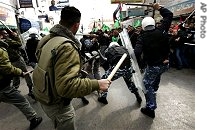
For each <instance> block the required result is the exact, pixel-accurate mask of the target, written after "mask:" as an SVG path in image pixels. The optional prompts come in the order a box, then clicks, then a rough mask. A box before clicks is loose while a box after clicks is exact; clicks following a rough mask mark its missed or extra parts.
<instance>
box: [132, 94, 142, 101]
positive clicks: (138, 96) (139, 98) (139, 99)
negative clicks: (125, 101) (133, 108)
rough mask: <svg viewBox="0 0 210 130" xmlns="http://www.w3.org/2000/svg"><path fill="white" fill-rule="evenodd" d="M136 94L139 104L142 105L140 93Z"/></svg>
mask: <svg viewBox="0 0 210 130" xmlns="http://www.w3.org/2000/svg"><path fill="white" fill-rule="evenodd" d="M134 94H135V96H136V99H137V102H138V103H139V104H141V102H142V99H141V96H140V95H139V93H138V92H135V93H134Z"/></svg>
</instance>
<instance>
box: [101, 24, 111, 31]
mask: <svg viewBox="0 0 210 130" xmlns="http://www.w3.org/2000/svg"><path fill="white" fill-rule="evenodd" d="M101 30H102V31H103V32H104V31H110V30H111V29H110V28H109V26H107V25H106V24H103V25H102V29H101Z"/></svg>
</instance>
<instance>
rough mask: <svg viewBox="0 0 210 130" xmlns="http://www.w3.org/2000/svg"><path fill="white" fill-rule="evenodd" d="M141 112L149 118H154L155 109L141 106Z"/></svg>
mask: <svg viewBox="0 0 210 130" xmlns="http://www.w3.org/2000/svg"><path fill="white" fill-rule="evenodd" d="M141 112H142V113H143V114H145V115H147V116H149V117H151V118H155V110H150V109H149V108H146V107H143V108H141Z"/></svg>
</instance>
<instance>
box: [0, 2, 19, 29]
mask: <svg viewBox="0 0 210 130" xmlns="http://www.w3.org/2000/svg"><path fill="white" fill-rule="evenodd" d="M15 10H16V2H15V0H0V20H1V22H0V29H6V27H5V25H6V26H7V27H9V28H10V29H17V22H16V17H15Z"/></svg>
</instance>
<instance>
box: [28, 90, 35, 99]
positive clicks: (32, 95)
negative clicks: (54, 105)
mask: <svg viewBox="0 0 210 130" xmlns="http://www.w3.org/2000/svg"><path fill="white" fill-rule="evenodd" d="M28 96H29V97H31V98H32V99H34V100H36V99H35V96H34V94H33V92H32V91H29V93H28Z"/></svg>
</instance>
